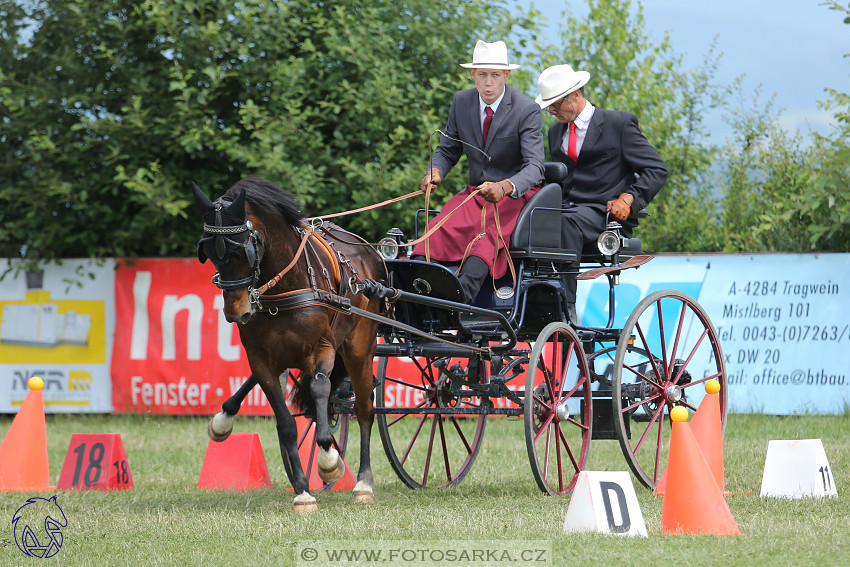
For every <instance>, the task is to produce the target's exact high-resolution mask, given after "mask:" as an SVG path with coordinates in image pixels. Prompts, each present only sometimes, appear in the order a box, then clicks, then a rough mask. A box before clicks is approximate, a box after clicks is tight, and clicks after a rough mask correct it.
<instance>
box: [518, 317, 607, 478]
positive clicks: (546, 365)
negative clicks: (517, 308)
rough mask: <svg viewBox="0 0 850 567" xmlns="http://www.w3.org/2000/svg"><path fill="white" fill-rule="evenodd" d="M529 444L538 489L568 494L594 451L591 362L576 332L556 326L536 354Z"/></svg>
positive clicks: (527, 409)
mask: <svg viewBox="0 0 850 567" xmlns="http://www.w3.org/2000/svg"><path fill="white" fill-rule="evenodd" d="M524 414H525V444H526V448H527V449H528V458H529V460H530V461H531V471H532V473H533V474H534V479H535V480H536V481H537V486H539V487H540V490H542V491H543V492H545V493H547V494H568V493H570V492H571V491H572V489H573V487H574V486H575V483H576V480H577V479H578V473H579V472H580V471H581V470H583V469H584V468H585V466H586V465H587V458H588V455H589V453H590V433H591V423H592V401H591V391H590V379H589V373H588V368H587V359H586V358H585V356H584V351H583V350H582V345H581V341H580V340H579V338H578V335H576V333H575V331H574V330H573V329H572V328H571V327H569V326H568V325H566V324H565V323H561V322H554V323H550V324H549V325H547V326H546V328H544V329H543V330H542V331H541V332H540V334H539V335H538V337H537V341H536V342H535V343H534V347H533V348H532V350H531V359H530V360H529V364H528V372H527V374H526V385H525V404H524Z"/></svg>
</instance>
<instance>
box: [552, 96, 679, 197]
mask: <svg viewBox="0 0 850 567" xmlns="http://www.w3.org/2000/svg"><path fill="white" fill-rule="evenodd" d="M568 128H569V124H562V123H560V122H559V123H557V124H554V125H553V126H552V127H550V128H549V132H548V137H549V152H550V155H551V157H552V160H553V161H561V162H564V163H565V164H567V169H568V170H569V173H568V176H567V179H566V180H565V181H564V183H563V186H562V187H563V198H564V203H565V204H569V203H587V204H598V205H601V206H602V208H603V210H604V208H605V206H606V204H607V202H608V201H611V200H614V199H616V198H617V197H619V196H620V194H622V193H631V194H632V195H633V196H634V198H635V200H634V203H632V213H636V212H638V211H639V210H640V209H642V208H644V207H646V205H647V204H649V202H650V201H651V200H652V198H653V197H655V195H656V194H657V193H658V191H659V190H660V189H661V187H663V186H664V183H665V181H667V166H666V164H665V163H664V161H663V160H662V159H661V157H660V156H659V155H658V152H656V151H655V148H653V147H652V146H651V145H650V144H649V142H648V141H647V140H646V137H645V136H644V135H643V133H642V132H641V131H640V128H639V127H638V120H637V117H636V116H635V115H634V114H632V113H630V112H623V111H618V110H605V109H603V108H599V107H596V109H595V110H594V111H593V117H592V118H591V119H590V125H589V126H588V128H587V135H586V136H585V139H584V143H583V144H582V147H581V151H580V153H579V155H578V161H576V162H575V163H573V160H571V159H570V158H568V157H567V155H566V153H564V150H563V148H562V143H563V138H564V133H565V132H568Z"/></svg>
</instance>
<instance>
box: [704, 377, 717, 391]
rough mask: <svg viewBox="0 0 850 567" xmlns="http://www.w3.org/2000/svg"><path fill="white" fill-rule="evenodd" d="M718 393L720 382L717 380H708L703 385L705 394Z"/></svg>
mask: <svg viewBox="0 0 850 567" xmlns="http://www.w3.org/2000/svg"><path fill="white" fill-rule="evenodd" d="M719 391H720V382H718V381H717V380H709V381H707V382H706V383H705V393H706V394H716V393H717V392H719Z"/></svg>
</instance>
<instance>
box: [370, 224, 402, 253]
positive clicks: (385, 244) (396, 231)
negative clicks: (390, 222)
mask: <svg viewBox="0 0 850 567" xmlns="http://www.w3.org/2000/svg"><path fill="white" fill-rule="evenodd" d="M402 240H404V232H402V230H401V229H400V228H398V227H393V228H391V229H389V230H388V231H387V236H385V237H383V238H382V239H381V240H380V241H379V242H378V245H377V246H376V248H377V250H378V254H380V255H381V257H383V258H384V260H395V259H396V258H398V254H399V249H400V248H401V242H402Z"/></svg>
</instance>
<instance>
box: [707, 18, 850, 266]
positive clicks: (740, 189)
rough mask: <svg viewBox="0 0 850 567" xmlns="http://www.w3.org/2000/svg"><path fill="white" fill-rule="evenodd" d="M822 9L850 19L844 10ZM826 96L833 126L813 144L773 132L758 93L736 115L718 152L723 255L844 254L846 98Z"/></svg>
mask: <svg viewBox="0 0 850 567" xmlns="http://www.w3.org/2000/svg"><path fill="white" fill-rule="evenodd" d="M822 5H824V6H827V7H829V8H830V9H833V10H836V11H839V12H841V13H843V14H845V15H846V16H850V6H848V7H847V8H844V7H842V6H840V5H839V4H838V3H837V2H834V1H831V2H824V3H822ZM845 23H850V19H847V18H846V19H845ZM845 57H847V56H845ZM738 90H740V89H738ZM827 93H828V94H829V95H830V97H829V99H828V100H827V101H826V102H822V103H821V104H820V106H821V108H823V109H825V110H829V111H831V112H832V113H833V118H834V119H835V122H836V125H835V128H834V129H833V131H832V132H830V133H829V135H821V134H818V133H813V134H812V137H813V141H812V143H811V144H806V141H805V140H804V139H803V138H802V136H801V135H800V134H799V133H797V134H789V133H788V132H786V131H784V130H783V129H782V128H781V127H779V125H778V123H777V119H776V117H775V114H774V113H773V111H772V104H770V103H769V104H767V105H765V104H762V103H761V102H760V101H759V100H758V95H759V93H758V92H756V96H755V97H754V99H753V101H752V104H751V108H747V109H745V110H744V111H743V112H738V113H736V114H735V115H734V116H735V117H734V118H733V120H732V126H733V127H734V130H735V133H736V134H735V139H734V141H733V142H732V144H729V145H727V146H726V148H724V153H725V158H726V159H725V163H726V166H727V168H726V172H725V183H724V185H725V187H726V195H725V198H724V207H723V227H724V242H725V245H724V249H725V250H727V251H799V252H805V251H829V252H847V251H848V250H850V195H848V193H847V190H846V188H847V179H848V176H850V95H848V94H847V93H841V92H838V91H837V90H835V89H827Z"/></svg>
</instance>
